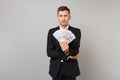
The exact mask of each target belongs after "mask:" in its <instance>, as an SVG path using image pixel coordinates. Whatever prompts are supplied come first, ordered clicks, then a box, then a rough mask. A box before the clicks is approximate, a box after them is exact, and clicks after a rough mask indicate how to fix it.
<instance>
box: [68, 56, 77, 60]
mask: <svg viewBox="0 0 120 80" xmlns="http://www.w3.org/2000/svg"><path fill="white" fill-rule="evenodd" d="M69 58H70V59H78V55H76V56H69Z"/></svg>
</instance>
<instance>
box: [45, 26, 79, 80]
mask: <svg viewBox="0 0 120 80" xmlns="http://www.w3.org/2000/svg"><path fill="white" fill-rule="evenodd" d="M58 29H59V26H58V27H55V28H52V29H49V32H48V36H47V55H48V57H50V58H51V59H50V66H49V74H50V75H51V76H52V77H53V78H55V77H56V76H57V75H58V73H59V70H60V65H61V60H64V61H65V68H66V69H65V70H64V74H65V75H66V76H68V77H76V76H78V75H80V70H79V66H78V61H77V60H76V59H69V60H67V55H65V54H64V53H63V51H62V49H61V47H60V45H59V42H58V40H57V39H56V38H55V37H54V36H53V33H54V32H55V31H56V30H58ZM68 29H69V30H70V31H72V33H73V34H74V35H75V36H76V39H74V40H73V41H72V42H71V43H70V44H69V55H71V56H75V55H77V54H78V53H79V47H80V38H81V32H80V29H78V28H74V27H71V26H69V28H68Z"/></svg>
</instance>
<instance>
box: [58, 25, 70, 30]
mask: <svg viewBox="0 0 120 80" xmlns="http://www.w3.org/2000/svg"><path fill="white" fill-rule="evenodd" d="M68 28H69V25H67V26H61V25H60V29H68Z"/></svg>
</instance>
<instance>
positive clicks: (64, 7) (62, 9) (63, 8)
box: [57, 6, 70, 14]
mask: <svg viewBox="0 0 120 80" xmlns="http://www.w3.org/2000/svg"><path fill="white" fill-rule="evenodd" d="M66 10H67V11H68V12H69V14H70V9H69V8H68V7H67V6H60V7H59V8H58V10H57V14H58V12H59V11H66Z"/></svg>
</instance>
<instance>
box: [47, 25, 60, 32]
mask: <svg viewBox="0 0 120 80" xmlns="http://www.w3.org/2000/svg"><path fill="white" fill-rule="evenodd" d="M58 29H59V27H58V26H57V27H53V28H50V29H49V32H51V33H54V32H55V31H56V30H58Z"/></svg>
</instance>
